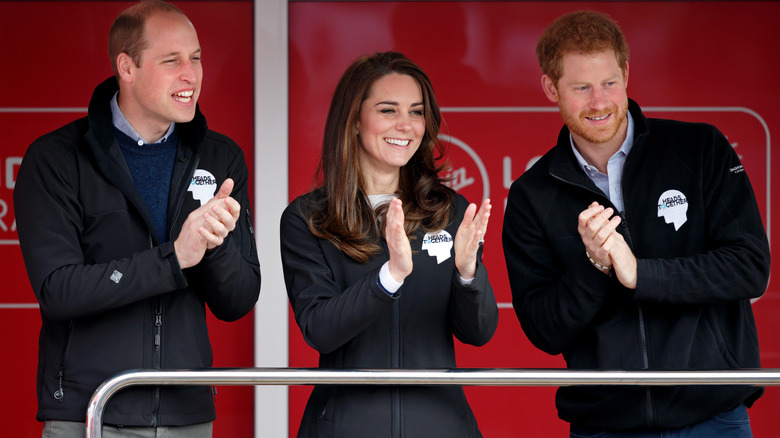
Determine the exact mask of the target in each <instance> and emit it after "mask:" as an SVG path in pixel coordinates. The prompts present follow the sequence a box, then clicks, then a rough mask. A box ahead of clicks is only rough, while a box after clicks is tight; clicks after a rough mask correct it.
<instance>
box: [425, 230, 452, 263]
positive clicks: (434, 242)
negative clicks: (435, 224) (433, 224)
mask: <svg viewBox="0 0 780 438" xmlns="http://www.w3.org/2000/svg"><path fill="white" fill-rule="evenodd" d="M453 240H454V239H453V238H452V235H451V234H450V233H448V232H447V230H441V231H435V232H428V233H425V236H423V241H422V249H423V251H428V255H429V256H431V257H436V263H441V262H443V261H445V260H447V259H448V258H450V254H451V251H450V250H451V249H452V242H453Z"/></svg>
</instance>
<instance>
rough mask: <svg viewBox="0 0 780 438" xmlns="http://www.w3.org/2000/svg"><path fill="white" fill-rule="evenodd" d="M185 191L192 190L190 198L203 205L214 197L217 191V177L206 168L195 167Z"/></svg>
mask: <svg viewBox="0 0 780 438" xmlns="http://www.w3.org/2000/svg"><path fill="white" fill-rule="evenodd" d="M187 191H188V192H192V198H193V199H195V200H196V201H200V205H203V204H205V203H207V202H209V200H210V199H211V198H213V197H214V193H215V192H216V191H217V179H216V178H214V175H212V174H211V172H209V171H208V170H203V169H196V170H195V174H193V175H192V181H190V187H189V188H188V189H187Z"/></svg>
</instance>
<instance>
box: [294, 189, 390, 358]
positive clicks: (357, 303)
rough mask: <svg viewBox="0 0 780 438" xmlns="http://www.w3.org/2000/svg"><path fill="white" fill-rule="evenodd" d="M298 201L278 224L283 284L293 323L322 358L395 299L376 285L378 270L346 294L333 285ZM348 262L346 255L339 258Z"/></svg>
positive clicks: (344, 342)
mask: <svg viewBox="0 0 780 438" xmlns="http://www.w3.org/2000/svg"><path fill="white" fill-rule="evenodd" d="M302 204H303V202H301V200H300V198H299V199H298V200H296V201H295V202H293V203H292V204H290V205H289V206H288V207H287V209H285V211H284V213H283V214H282V219H281V227H280V232H281V254H282V268H283V270H284V282H285V285H286V287H287V296H288V298H289V299H290V304H291V305H292V309H293V313H294V314H295V320H296V322H297V323H298V326H299V327H300V329H301V333H302V334H303V338H304V339H305V340H306V343H307V344H309V345H310V346H311V347H312V348H314V349H315V350H317V351H319V352H320V353H321V354H327V353H330V352H332V351H334V350H336V349H337V348H339V347H341V346H343V345H344V344H346V343H347V342H349V341H350V340H351V339H352V338H353V337H355V336H356V335H357V334H359V333H360V332H361V331H362V330H363V329H365V328H366V327H367V326H368V325H370V324H371V323H372V322H373V321H374V320H375V319H376V318H377V317H378V316H379V315H381V314H382V313H385V312H387V308H388V307H389V306H390V304H391V303H392V302H393V301H394V300H397V299H398V297H399V296H400V293H396V294H395V296H390V295H389V294H388V293H387V292H385V291H384V290H382V288H381V286H380V285H379V284H378V283H377V281H378V278H379V267H377V268H376V269H371V270H369V271H368V272H367V273H366V274H365V275H363V276H362V277H360V278H359V279H358V280H357V281H355V282H354V283H353V284H351V285H350V286H348V287H347V288H346V289H343V290H342V288H341V287H340V285H339V284H338V283H337V282H336V281H335V279H334V275H333V273H332V271H331V267H330V265H329V263H334V262H335V263H341V262H342V260H328V259H326V257H325V254H324V252H323V249H322V247H321V245H329V243H327V242H325V241H323V240H321V239H318V238H317V237H316V236H314V235H313V234H312V233H311V231H310V230H309V227H308V224H307V221H306V219H305V218H304V214H303V213H302V211H301V208H302ZM340 258H341V259H347V256H346V255H340Z"/></svg>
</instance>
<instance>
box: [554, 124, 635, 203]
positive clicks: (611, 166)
mask: <svg viewBox="0 0 780 438" xmlns="http://www.w3.org/2000/svg"><path fill="white" fill-rule="evenodd" d="M626 118H627V119H628V129H627V130H626V139H625V140H623V144H622V145H620V149H618V151H617V152H615V155H613V156H611V157H610V158H609V161H608V162H607V174H606V175H605V174H603V173H601V172H599V170H598V169H596V167H595V166H591V165H590V164H588V162H587V161H585V158H583V157H582V154H580V151H578V150H577V148H576V147H575V146H574V139H572V137H571V133H570V134H569V141H570V142H571V148H572V150H573V151H574V156H575V157H577V162H578V163H580V166H582V170H584V171H585V174H586V175H588V177H589V178H590V179H591V180H592V181H593V182H594V183H595V184H596V187H598V188H599V189H601V191H602V192H604V194H605V195H607V198H609V200H610V201H611V202H612V203H613V204H614V205H615V207H616V208H617V209H618V211H620V212H622V211H623V191H622V190H621V189H620V185H621V182H622V181H623V165H624V164H626V158H627V157H628V153H629V152H630V151H631V147H632V146H633V145H634V119H633V118H632V117H631V113H630V112H626Z"/></svg>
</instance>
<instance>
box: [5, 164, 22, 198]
mask: <svg viewBox="0 0 780 438" xmlns="http://www.w3.org/2000/svg"><path fill="white" fill-rule="evenodd" d="M21 164H22V157H8V158H6V159H5V188H7V189H10V190H13V188H14V186H16V176H15V174H16V173H15V172H14V169H15V168H18V167H19V165H21Z"/></svg>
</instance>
